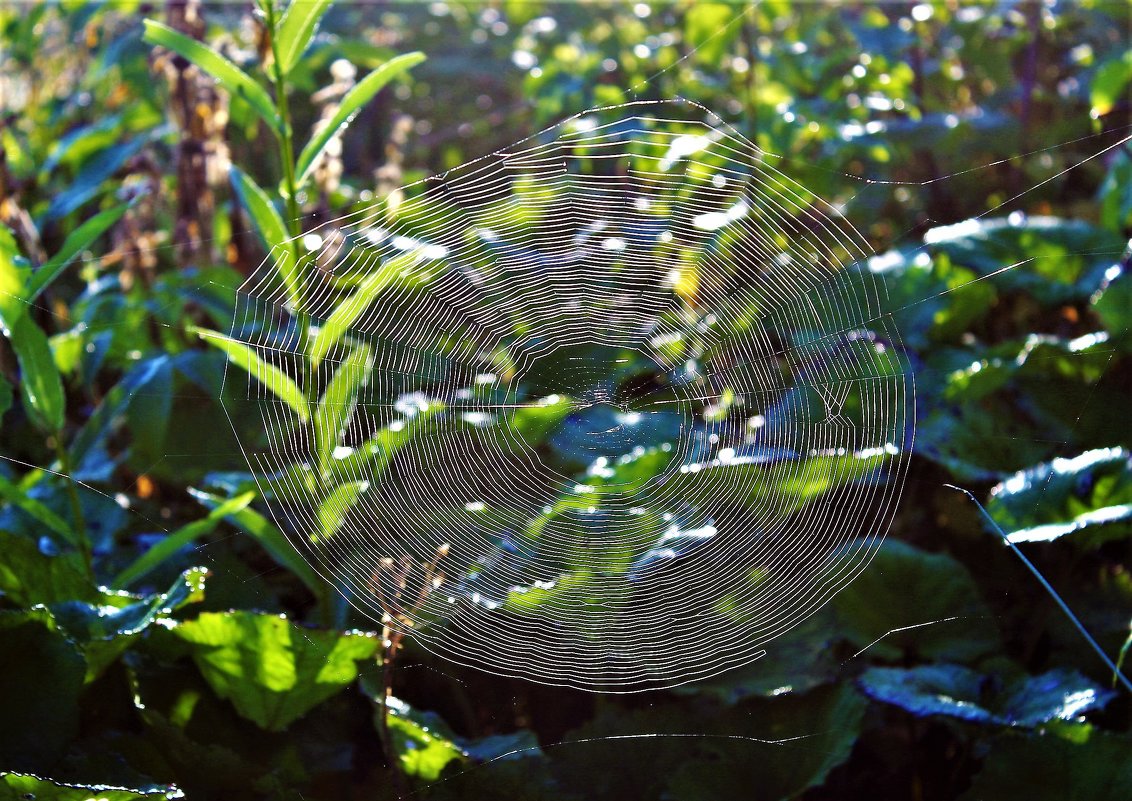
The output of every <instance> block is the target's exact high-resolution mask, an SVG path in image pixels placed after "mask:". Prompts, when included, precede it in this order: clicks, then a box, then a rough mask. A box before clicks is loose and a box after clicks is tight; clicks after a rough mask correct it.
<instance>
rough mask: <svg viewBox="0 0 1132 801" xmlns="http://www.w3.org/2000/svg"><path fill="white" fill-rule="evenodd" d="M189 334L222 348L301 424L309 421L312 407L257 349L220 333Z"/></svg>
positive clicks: (200, 330) (194, 329)
mask: <svg viewBox="0 0 1132 801" xmlns="http://www.w3.org/2000/svg"><path fill="white" fill-rule="evenodd" d="M189 330H190V331H192V332H193V333H195V334H197V335H198V336H199V337H200V338H201V339H203V340H205V341H206V342H207V343H208V344H210V345H212V346H214V347H216V348H219V349H220V350H222V351H224V352H225V353H227V354H228V359H229V360H230V361H231V362H232V364H234V365H236V366H237V367H239V368H240V369H242V370H243V371H244V372H246V373H247V374H248V375H250V376H251V377H252V378H254V379H256V380H257V381H259V382H260V383H261V384H263V385H264V386H265V387H267V388H268V389H269V390H271V392H272V393H273V394H274V395H275V396H276V397H277V398H279V399H280V400H281V401H283V402H284V403H286V404H287V405H288V406H289V407H290V408H291V411H293V412H294V413H295V414H296V415H298V417H299V420H301V421H302V422H304V423H305V422H307V420H309V419H310V407H309V406H308V404H307V399H306V398H305V397H304V396H303V392H302V390H301V389H299V386H298V385H297V384H296V383H295V382H294V381H293V380H292V379H291V377H290V376H289V375H287V374H286V373H285V372H283V371H282V370H280V369H279V368H278V367H276V366H275V365H273V364H268V363H267V362H265V361H264V360H263V359H261V358H260V357H259V355H258V354H257V353H256V352H255V349H254V348H252V347H250V346H248V345H245V344H244V343H243V342H239V341H237V340H235V339H232V338H231V337H226V336H224V335H223V334H221V333H220V332H219V331H210V330H208V329H206V328H197V327H196V326H190V327H189Z"/></svg>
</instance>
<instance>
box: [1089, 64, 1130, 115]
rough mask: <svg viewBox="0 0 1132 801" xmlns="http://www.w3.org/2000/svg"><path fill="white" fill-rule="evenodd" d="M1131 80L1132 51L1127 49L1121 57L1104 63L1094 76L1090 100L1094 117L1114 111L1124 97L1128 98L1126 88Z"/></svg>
mask: <svg viewBox="0 0 1132 801" xmlns="http://www.w3.org/2000/svg"><path fill="white" fill-rule="evenodd" d="M1129 82H1132V51H1129V50H1125V51H1124V53H1123V55H1121V56H1120V57H1119V58H1114V59H1112V60H1111V61H1106V62H1105V63H1104V64H1102V65H1101V66H1100V67H1099V68H1098V69H1097V72H1096V75H1094V76H1093V86H1092V91H1091V92H1090V97H1089V100H1090V102H1091V103H1092V106H1093V108H1092V113H1093V117H1094V119H1095V118H1097V117H1103V116H1104V115H1105V114H1108V113H1109V112H1110V111H1112V109H1113V108H1114V107H1115V106H1116V104H1117V102H1118V101H1119V100H1120V99H1121V98H1122V97H1124V98H1127V93H1126V92H1125V88H1126V87H1127V86H1128V84H1129Z"/></svg>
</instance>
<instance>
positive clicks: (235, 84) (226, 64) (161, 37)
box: [142, 19, 281, 133]
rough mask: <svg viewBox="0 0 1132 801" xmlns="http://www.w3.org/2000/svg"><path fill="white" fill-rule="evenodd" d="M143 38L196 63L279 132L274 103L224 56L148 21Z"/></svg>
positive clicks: (167, 28) (164, 26)
mask: <svg viewBox="0 0 1132 801" xmlns="http://www.w3.org/2000/svg"><path fill="white" fill-rule="evenodd" d="M142 38H143V39H144V41H146V42H148V43H149V44H152V45H160V46H161V47H165V48H168V49H169V50H172V51H173V52H174V53H177V54H178V55H181V56H184V57H185V58H186V59H188V60H189V61H191V62H192V63H193V64H196V65H197V66H198V67H200V68H201V69H202V70H203V71H204V72H206V73H208V74H209V75H211V76H212V77H213V78H214V79H215V80H216V82H217V83H218V84H220V86H221V87H222V88H223V89H224V90H225V91H227V92H228V93H229V94H230V95H233V96H234V97H237V98H240V99H242V100H245V101H246V102H247V103H248V105H250V106H251V107H252V108H253V109H255V111H256V113H258V114H259V116H260V117H261V118H262V119H263V121H264V122H265V123H267V125H268V127H269V128H271V130H272V131H274V132H275V133H279V132H280V130H281V128H280V123H279V118H278V117H276V115H275V104H274V103H273V102H272V100H271V97H270V95H268V94H267V90H265V89H264V88H263V87H262V86H260V85H259V84H258V83H256V82H255V81H254V80H253V79H252V78H251V76H249V75H248V74H247V73H246V72H244V71H243V70H241V69H240V68H239V67H237V66H236V65H235V64H233V63H232V62H231V61H229V60H228V59H226V58H224V56H222V55H220V54H219V53H217V52H216V51H215V50H213V49H212V48H210V47H208V46H207V45H205V44H202V43H201V42H198V41H197V40H196V39H192V38H190V37H188V36H186V35H184V34H183V33H179V32H178V31H175V30H173V29H172V28H170V27H168V26H167V25H162V24H161V23H160V22H156V21H154V20H151V19H147V20H145V35H144V36H143V37H142Z"/></svg>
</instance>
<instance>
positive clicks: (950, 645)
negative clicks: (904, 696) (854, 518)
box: [833, 539, 1001, 661]
mask: <svg viewBox="0 0 1132 801" xmlns="http://www.w3.org/2000/svg"><path fill="white" fill-rule="evenodd" d="M833 608H834V610H835V611H836V613H837V616H838V619H839V620H840V624H841V625H840V632H841V634H842V635H843V636H845V637H846V638H847V639H848V640H849V641H850V642H852V643H853V644H854V645H856V646H857V647H858V648H859V649H861V650H862V651H863V652H864V653H863V654H862V656H864V654H868V656H869V657H870V658H872V659H899V658H901V656H904V655H906V654H916V655H919V656H921V657H926V658H937V659H941V658H946V659H953V660H963V661H973V660H976V659H979V658H980V657H984V656H986V655H988V654H992V653H995V652H996V651H998V650H999V648H1000V647H1001V643H1000V641H999V634H998V629H997V627H996V626H995V622H994V617H993V615H992V614H991V611H990V609H989V608H988V607H987V606H986V604H985V603H984V602H983V600H982V598H981V597H980V595H979V588H978V586H977V585H976V584H975V582H974V580H973V579H972V578H971V575H970V573H968V572H967V569H966V568H965V567H963V565H962V564H960V563H959V562H957V561H956V560H955V559H953V558H951V557H950V556H947V555H946V554H933V553H927V552H926V551H921V550H919V549H918V548H914V547H912V546H911V545H908V544H907V543H903V542H900V541H899V540H894V539H889V540H887V541H886V542H885V543H884V544H883V545H882V546H881V547H880V549H879V550H878V551H877V553H876V555H875V556H874V557H873V559H872V561H871V562H869V565H868V567H866V568H865V569H864V571H863V572H862V573H861V574H860V575H859V576H857V578H855V579H854V580H853V582H852V583H851V584H850V585H849V586H848V587H846V588H845V589H843V590H842V591H841V592H840V593H838V595H837V596H836V597H835V598H834V600H833Z"/></svg>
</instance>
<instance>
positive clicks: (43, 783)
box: [0, 773, 185, 801]
mask: <svg viewBox="0 0 1132 801" xmlns="http://www.w3.org/2000/svg"><path fill="white" fill-rule="evenodd" d="M184 797H185V796H184V793H182V792H181V791H180V790H178V789H176V788H175V787H170V788H169V789H166V790H129V789H127V788H125V787H113V786H111V785H108V784H93V785H86V784H66V783H64V782H57V781H52V780H51V779H43V778H40V777H39V776H33V775H31V774H30V773H0V801H29V800H30V799H34V801H162V799H173V798H184Z"/></svg>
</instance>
